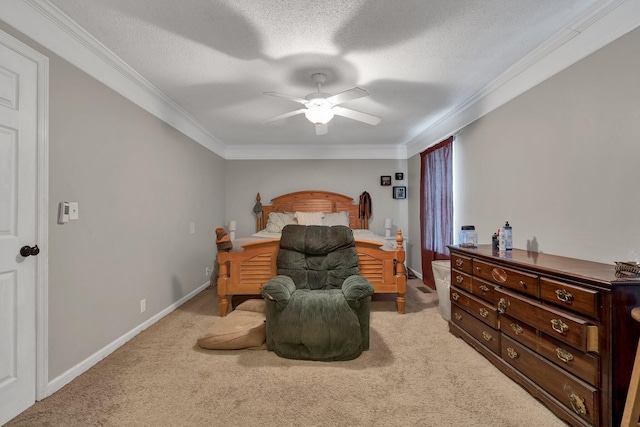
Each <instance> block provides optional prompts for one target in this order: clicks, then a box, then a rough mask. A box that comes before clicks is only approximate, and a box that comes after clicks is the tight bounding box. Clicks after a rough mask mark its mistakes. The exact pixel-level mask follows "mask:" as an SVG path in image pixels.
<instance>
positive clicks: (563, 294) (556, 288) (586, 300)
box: [540, 277, 601, 319]
mask: <svg viewBox="0 0 640 427" xmlns="http://www.w3.org/2000/svg"><path fill="white" fill-rule="evenodd" d="M540 298H542V299H543V300H544V301H547V302H550V303H551V304H554V305H557V306H559V307H563V308H566V309H568V310H573V311H576V312H578V313H581V314H584V315H586V316H589V317H593V318H595V319H599V318H600V304H601V303H600V298H601V295H600V292H598V291H593V290H591V289H586V288H579V287H577V286H573V285H570V284H568V283H563V282H559V281H556V280H551V279H546V278H544V277H542V278H540Z"/></svg>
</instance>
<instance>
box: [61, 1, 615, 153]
mask: <svg viewBox="0 0 640 427" xmlns="http://www.w3.org/2000/svg"><path fill="white" fill-rule="evenodd" d="M51 3H53V4H54V5H56V6H57V7H59V8H60V9H61V10H62V11H63V12H64V13H65V14H66V15H68V16H69V17H70V18H72V19H73V20H74V21H76V22H77V23H78V24H79V25H81V26H82V27H84V28H85V29H86V30H87V31H88V32H89V33H91V34H92V35H93V36H94V37H95V38H96V39H97V40H99V41H100V42H102V43H103V44H104V45H105V46H106V47H107V48H108V49H110V50H111V51H113V52H114V53H115V54H116V55H117V56H119V57H120V58H121V59H122V60H123V61H124V62H126V63H127V64H129V65H130V66H131V67H132V68H133V69H135V70H136V71H137V72H138V73H140V74H141V75H142V76H144V77H145V78H146V79H147V80H148V81H149V82H151V83H152V84H153V85H154V86H156V87H157V88H158V89H160V90H161V91H162V92H164V93H165V94H166V95H167V96H168V97H170V98H171V99H172V100H173V101H174V102H175V103H176V104H178V105H180V106H181V107H182V108H183V109H184V110H186V111H187V112H188V113H190V114H191V115H192V116H193V117H194V118H195V119H196V120H197V121H199V122H200V123H201V124H202V125H203V126H204V127H205V128H207V129H209V130H210V132H211V134H213V135H214V136H215V137H216V138H218V139H219V140H220V141H222V142H223V143H224V144H225V145H227V146H242V145H256V144H260V145H265V146H266V145H269V144H277V145H290V144H295V145H296V146H304V144H317V143H319V142H321V143H322V144H323V145H324V144H326V145H331V144H335V145H345V144H350V145H361V146H362V147H363V149H366V148H367V147H375V146H382V145H389V144H400V145H402V144H409V143H411V142H412V141H414V140H415V138H417V137H418V136H419V135H420V133H421V132H424V131H426V130H427V129H428V128H429V127H430V126H432V125H433V124H434V123H435V122H436V121H438V120H439V119H441V118H442V117H443V116H445V115H446V114H447V113H449V112H451V111H452V110H453V109H455V108H456V107H458V106H459V105H461V104H462V103H464V102H465V101H467V100H468V99H469V98H470V97H472V96H473V95H474V94H476V93H477V92H478V91H480V90H481V89H483V88H484V87H486V86H487V85H488V84H489V83H491V82H492V81H493V80H494V79H496V78H497V77H498V76H499V75H500V74H502V73H503V72H505V71H506V70H507V69H508V68H509V67H510V66H511V65H513V64H514V63H516V62H517V61H518V60H520V59H522V58H523V57H524V56H526V55H527V54H528V53H530V52H531V51H532V50H533V49H534V48H536V47H538V46H539V45H540V44H541V43H543V42H544V41H546V40H547V39H549V38H550V37H551V36H553V35H554V34H556V33H557V32H558V31H560V30H562V29H563V28H565V27H566V26H567V25H568V24H569V23H571V22H572V21H574V20H575V19H576V18H578V17H579V16H580V15H582V14H583V13H584V12H585V11H587V10H588V8H590V7H592V6H594V5H595V4H597V3H603V1H598V0H562V1H560V0H534V1H532V0H480V1H479V0H399V1H390V0H325V1H321V2H319V1H308V0H234V1H231V0H226V1H225V0H180V1H175V0H51ZM315 72H323V73H326V74H327V76H328V78H327V82H326V84H325V85H324V86H323V92H327V93H329V94H335V93H338V92H341V91H344V90H346V89H349V88H352V87H354V86H359V87H362V88H364V89H366V90H367V91H368V92H369V94H370V96H368V97H365V98H361V99H357V100H354V101H349V102H347V103H345V104H343V106H344V107H348V108H352V109H355V110H360V111H363V112H367V113H370V114H374V115H377V116H380V117H381V118H382V122H381V123H380V124H379V125H377V126H370V125H367V124H364V123H360V122H357V121H353V120H349V119H346V118H343V117H335V118H334V119H333V120H332V121H331V122H330V123H329V133H328V134H327V135H323V136H316V135H315V131H314V127H313V125H312V124H311V123H309V122H308V121H307V120H306V119H305V118H304V115H297V116H294V117H290V118H287V119H283V120H279V121H275V122H271V123H264V122H265V120H267V119H269V118H271V117H274V116H276V115H279V114H283V113H286V112H288V111H291V110H295V109H298V108H300V107H301V106H300V104H296V103H294V102H291V101H289V100H286V99H282V98H274V97H269V96H265V95H263V92H267V91H274V92H280V93H285V94H289V95H293V96H296V97H304V96H306V95H307V94H309V93H311V92H314V91H315V90H316V87H315V85H314V83H313V81H312V80H311V74H313V73H315Z"/></svg>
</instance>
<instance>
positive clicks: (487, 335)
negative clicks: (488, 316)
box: [482, 331, 493, 341]
mask: <svg viewBox="0 0 640 427" xmlns="http://www.w3.org/2000/svg"><path fill="white" fill-rule="evenodd" d="M482 337H483V338H484V340H485V341H491V340H492V339H493V336H491V334H490V333H489V332H485V331H482Z"/></svg>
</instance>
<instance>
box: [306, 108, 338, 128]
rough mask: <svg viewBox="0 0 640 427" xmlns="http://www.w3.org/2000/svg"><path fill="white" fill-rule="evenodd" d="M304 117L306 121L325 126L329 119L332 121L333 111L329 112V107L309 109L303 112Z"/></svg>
mask: <svg viewBox="0 0 640 427" xmlns="http://www.w3.org/2000/svg"><path fill="white" fill-rule="evenodd" d="M304 115H305V117H306V118H307V120H309V121H310V122H311V123H314V124H316V125H324V124H327V123H329V121H330V120H331V119H333V111H332V110H331V107H328V106H321V105H319V106H315V107H309V108H308V109H306V110H305V112H304Z"/></svg>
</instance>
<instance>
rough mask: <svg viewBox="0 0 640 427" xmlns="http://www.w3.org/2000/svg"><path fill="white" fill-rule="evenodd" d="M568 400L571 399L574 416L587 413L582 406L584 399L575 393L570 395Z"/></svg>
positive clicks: (583, 405) (585, 407) (585, 408)
mask: <svg viewBox="0 0 640 427" xmlns="http://www.w3.org/2000/svg"><path fill="white" fill-rule="evenodd" d="M569 399H571V407H572V408H573V411H574V412H575V413H576V414H578V415H584V414H586V413H587V406H586V405H585V404H584V399H583V398H582V397H580V396H578V395H577V394H575V393H571V395H570V396H569Z"/></svg>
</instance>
